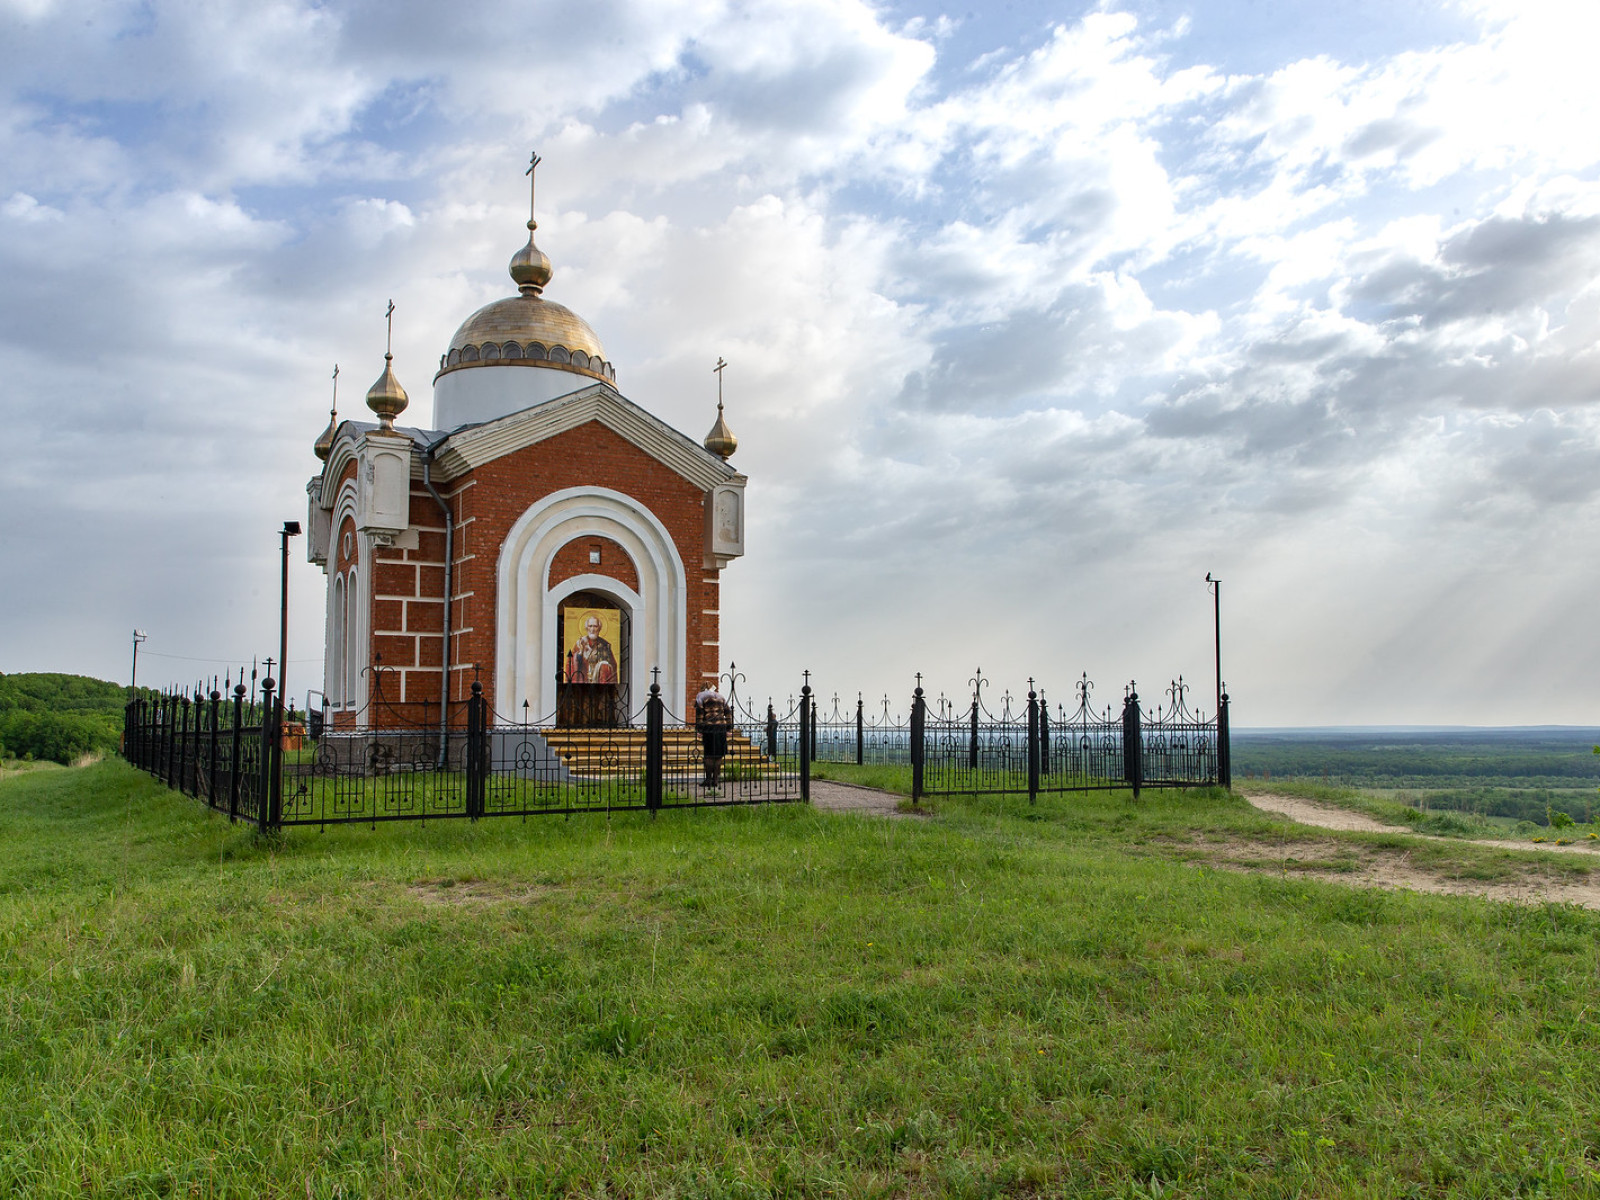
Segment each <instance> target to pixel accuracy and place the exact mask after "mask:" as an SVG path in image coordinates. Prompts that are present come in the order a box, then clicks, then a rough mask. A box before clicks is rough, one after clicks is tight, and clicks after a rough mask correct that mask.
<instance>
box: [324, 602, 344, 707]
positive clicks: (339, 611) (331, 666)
mask: <svg viewBox="0 0 1600 1200" xmlns="http://www.w3.org/2000/svg"><path fill="white" fill-rule="evenodd" d="M329 616H330V618H331V619H330V620H329V622H328V671H327V676H328V678H327V686H328V691H329V692H330V693H331V694H330V695H329V696H328V703H329V704H333V705H340V704H343V703H344V576H343V575H335V576H334V577H333V603H332V605H330V613H329Z"/></svg>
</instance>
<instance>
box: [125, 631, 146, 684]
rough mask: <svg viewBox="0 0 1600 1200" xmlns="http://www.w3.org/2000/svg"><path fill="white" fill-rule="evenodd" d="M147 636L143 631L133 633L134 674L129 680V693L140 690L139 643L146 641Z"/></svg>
mask: <svg viewBox="0 0 1600 1200" xmlns="http://www.w3.org/2000/svg"><path fill="white" fill-rule="evenodd" d="M146 636H147V635H146V634H145V631H144V630H142V629H135V630H134V631H133V674H132V675H131V676H130V677H129V678H128V690H129V691H135V692H136V691H138V690H139V643H140V642H142V641H144V640H145V639H146Z"/></svg>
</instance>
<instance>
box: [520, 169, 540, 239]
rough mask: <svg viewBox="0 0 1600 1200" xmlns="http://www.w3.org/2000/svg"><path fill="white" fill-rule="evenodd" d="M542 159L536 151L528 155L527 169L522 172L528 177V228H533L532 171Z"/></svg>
mask: <svg viewBox="0 0 1600 1200" xmlns="http://www.w3.org/2000/svg"><path fill="white" fill-rule="evenodd" d="M543 161H544V159H542V158H540V157H539V155H538V154H537V153H533V154H530V155H528V169H527V170H526V171H524V172H523V174H524V175H526V176H527V177H528V227H529V228H530V229H531V228H533V189H534V186H535V184H536V183H537V180H535V178H534V174H533V173H534V171H535V170H536V169H537V168H538V166H539V164H540V163H542V162H543Z"/></svg>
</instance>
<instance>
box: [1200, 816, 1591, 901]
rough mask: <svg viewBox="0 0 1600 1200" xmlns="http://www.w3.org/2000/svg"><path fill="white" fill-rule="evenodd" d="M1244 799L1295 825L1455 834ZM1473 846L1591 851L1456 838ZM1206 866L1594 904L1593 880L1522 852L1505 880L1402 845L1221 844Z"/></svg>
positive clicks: (1418, 838) (1210, 851) (1415, 837)
mask: <svg viewBox="0 0 1600 1200" xmlns="http://www.w3.org/2000/svg"><path fill="white" fill-rule="evenodd" d="M1246 799H1248V800H1249V801H1250V803H1251V804H1252V805H1254V806H1255V807H1256V808H1258V809H1260V810H1261V811H1262V812H1268V813H1273V814H1275V815H1277V816H1282V817H1287V818H1289V819H1290V820H1291V821H1295V822H1298V823H1299V824H1301V825H1310V826H1313V827H1314V828H1318V829H1335V830H1351V831H1355V832H1360V833H1394V834H1401V835H1403V836H1405V837H1406V838H1407V839H1408V840H1412V841H1415V842H1417V843H1423V842H1440V841H1446V840H1450V841H1453V840H1455V839H1442V838H1434V837H1429V836H1428V835H1427V834H1418V833H1415V832H1413V831H1412V830H1410V829H1407V828H1405V827H1404V826H1400V825H1388V824H1385V823H1384V822H1382V821H1377V820H1374V819H1373V818H1371V817H1369V816H1367V815H1366V814H1364V813H1358V812H1351V811H1350V810H1349V809H1344V808H1340V807H1339V806H1338V805H1334V804H1319V803H1318V802H1316V801H1314V800H1302V799H1300V798H1299V797H1297V796H1280V795H1277V794H1274V793H1266V792H1263V793H1258V794H1256V795H1253V796H1247V797H1246ZM1461 840H1462V841H1468V842H1470V843H1471V844H1472V845H1474V846H1491V847H1494V848H1496V849H1500V850H1511V851H1519V852H1522V853H1524V854H1525V853H1526V852H1527V851H1530V850H1549V851H1554V852H1556V853H1561V854H1567V853H1575V854H1589V855H1593V854H1594V853H1595V851H1594V850H1591V849H1589V848H1588V846H1585V845H1578V844H1574V845H1571V846H1557V845H1556V844H1555V843H1553V842H1550V843H1542V844H1539V845H1534V844H1532V843H1529V842H1514V841H1509V840H1505V839H1500V838H1484V839H1481V840H1480V839H1461ZM1205 858H1206V861H1207V862H1208V865H1211V866H1215V867H1219V868H1221V869H1223V870H1231V871H1248V872H1251V873H1256V874H1260V873H1265V872H1272V873H1274V874H1278V875H1283V876H1288V875H1294V876H1296V877H1298V878H1315V879H1321V880H1325V881H1327V882H1329V883H1343V884H1347V885H1349V886H1351V887H1373V888H1407V889H1409V890H1411V891H1415V892H1430V893H1434V894H1439V895H1449V896H1481V897H1483V898H1484V899H1487V900H1501V901H1506V902H1509V903H1512V904H1535V905H1537V904H1551V903H1554V904H1576V905H1579V906H1581V907H1583V908H1590V909H1596V910H1600V882H1596V881H1593V880H1591V879H1588V878H1581V877H1577V878H1575V877H1570V876H1561V875H1558V874H1552V873H1549V871H1548V868H1546V869H1544V870H1541V869H1540V867H1539V865H1538V859H1536V858H1532V857H1529V858H1522V857H1521V855H1520V854H1519V856H1518V861H1520V862H1523V863H1526V864H1527V870H1526V871H1525V872H1524V873H1523V874H1521V875H1520V876H1519V877H1517V878H1515V879H1511V880H1483V879H1468V878H1462V877H1458V876H1452V875H1449V874H1447V873H1444V872H1442V871H1440V870H1439V869H1437V868H1429V867H1425V866H1423V865H1421V864H1418V863H1415V862H1413V861H1412V860H1411V852H1410V851H1409V850H1391V849H1387V848H1384V849H1378V848H1374V847H1369V846H1364V845H1360V844H1354V843H1348V842H1346V843H1332V842H1321V843H1317V842H1313V843H1294V844H1286V845H1282V846H1267V845H1263V844H1261V843H1260V842H1238V841H1235V842H1228V843H1225V844H1223V845H1221V846H1217V845H1214V844H1211V845H1207V846H1206V855H1205Z"/></svg>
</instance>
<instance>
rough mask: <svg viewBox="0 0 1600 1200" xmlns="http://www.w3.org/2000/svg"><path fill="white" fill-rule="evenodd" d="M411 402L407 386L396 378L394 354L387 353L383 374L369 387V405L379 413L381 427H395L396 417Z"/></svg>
mask: <svg viewBox="0 0 1600 1200" xmlns="http://www.w3.org/2000/svg"><path fill="white" fill-rule="evenodd" d="M410 403H411V397H409V396H407V395H406V390H405V388H403V387H401V386H400V381H399V380H398V379H396V378H395V375H394V355H393V354H385V355H384V356H383V374H382V375H379V376H378V382H377V383H375V384H373V385H372V386H371V387H370V388H368V389H367V407H368V408H370V409H371V410H372V411H373V412H375V413H377V414H378V427H379V428H380V429H393V428H394V419H395V418H396V417H398V416H399V415H400V414H401V413H403V412H405V410H406V405H408V404H410Z"/></svg>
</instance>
